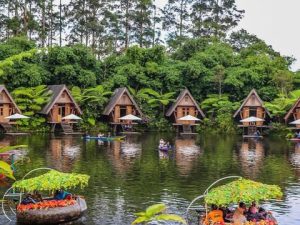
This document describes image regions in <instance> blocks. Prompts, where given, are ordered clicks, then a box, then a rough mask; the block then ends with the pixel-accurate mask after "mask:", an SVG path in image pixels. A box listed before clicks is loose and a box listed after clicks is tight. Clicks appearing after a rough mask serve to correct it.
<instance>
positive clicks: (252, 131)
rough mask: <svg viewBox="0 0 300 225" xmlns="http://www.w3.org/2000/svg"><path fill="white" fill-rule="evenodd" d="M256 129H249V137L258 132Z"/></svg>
mask: <svg viewBox="0 0 300 225" xmlns="http://www.w3.org/2000/svg"><path fill="white" fill-rule="evenodd" d="M256 130H257V128H256V127H252V126H251V127H248V135H253V134H254V133H255V132H256Z"/></svg>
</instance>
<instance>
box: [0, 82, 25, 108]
mask: <svg viewBox="0 0 300 225" xmlns="http://www.w3.org/2000/svg"><path fill="white" fill-rule="evenodd" d="M2 91H4V92H5V93H6V94H7V96H8V98H9V100H10V102H11V103H12V104H13V105H14V107H15V109H16V112H17V113H19V114H21V110H20V109H19V107H18V106H17V104H16V103H15V101H14V99H13V97H12V96H11V95H10V93H9V91H8V90H7V89H6V87H5V86H4V85H0V92H2Z"/></svg>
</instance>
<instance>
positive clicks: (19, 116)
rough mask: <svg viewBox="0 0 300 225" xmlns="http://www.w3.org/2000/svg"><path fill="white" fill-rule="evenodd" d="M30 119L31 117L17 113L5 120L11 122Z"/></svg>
mask: <svg viewBox="0 0 300 225" xmlns="http://www.w3.org/2000/svg"><path fill="white" fill-rule="evenodd" d="M29 118H30V117H29V116H24V115H21V114H19V113H16V114H13V115H10V116H7V117H5V119H10V120H16V119H29Z"/></svg>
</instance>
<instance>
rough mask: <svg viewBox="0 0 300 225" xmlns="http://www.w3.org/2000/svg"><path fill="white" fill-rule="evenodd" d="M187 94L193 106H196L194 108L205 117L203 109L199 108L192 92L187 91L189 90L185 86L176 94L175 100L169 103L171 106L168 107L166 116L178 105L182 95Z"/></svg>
mask: <svg viewBox="0 0 300 225" xmlns="http://www.w3.org/2000/svg"><path fill="white" fill-rule="evenodd" d="M186 95H188V96H189V97H190V98H191V99H192V102H193V103H194V106H195V107H196V109H197V110H198V111H199V113H200V114H201V116H202V117H205V115H204V113H203V111H202V110H201V109H200V107H199V105H198V104H197V102H196V100H195V99H194V98H193V96H192V94H191V93H190V92H189V90H188V89H187V88H185V89H183V90H182V91H181V92H180V94H179V95H178V97H177V99H176V101H175V102H173V104H172V105H171V107H170V108H169V109H168V111H167V113H166V116H171V115H172V113H173V112H174V111H175V109H176V107H177V106H178V104H179V102H180V101H181V100H182V99H183V98H184V96H186Z"/></svg>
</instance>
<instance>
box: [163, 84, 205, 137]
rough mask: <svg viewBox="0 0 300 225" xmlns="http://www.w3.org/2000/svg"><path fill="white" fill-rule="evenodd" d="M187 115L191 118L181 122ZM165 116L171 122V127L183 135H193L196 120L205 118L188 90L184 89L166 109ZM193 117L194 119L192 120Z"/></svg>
mask: <svg viewBox="0 0 300 225" xmlns="http://www.w3.org/2000/svg"><path fill="white" fill-rule="evenodd" d="M188 115H190V116H191V117H190V118H189V119H187V120H181V118H183V117H185V116H188ZM166 116H167V117H168V118H170V120H172V121H173V126H174V127H175V128H176V130H177V132H182V133H184V134H191V133H194V132H195V126H196V125H197V123H196V122H197V120H196V119H199V120H200V119H203V118H204V117H205V115H204V113H203V111H202V110H201V109H200V107H199V105H198V103H197V102H196V100H195V99H194V98H193V96H192V94H191V93H190V92H189V90H188V89H184V90H182V91H181V92H180V94H179V96H178V97H177V99H176V101H175V102H174V103H173V104H172V105H171V107H170V108H169V109H168V111H167V113H166ZM193 117H194V118H195V119H193Z"/></svg>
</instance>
